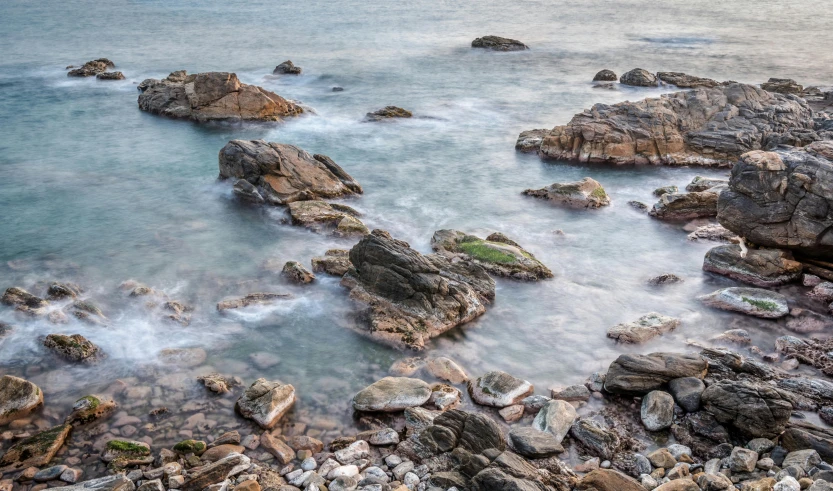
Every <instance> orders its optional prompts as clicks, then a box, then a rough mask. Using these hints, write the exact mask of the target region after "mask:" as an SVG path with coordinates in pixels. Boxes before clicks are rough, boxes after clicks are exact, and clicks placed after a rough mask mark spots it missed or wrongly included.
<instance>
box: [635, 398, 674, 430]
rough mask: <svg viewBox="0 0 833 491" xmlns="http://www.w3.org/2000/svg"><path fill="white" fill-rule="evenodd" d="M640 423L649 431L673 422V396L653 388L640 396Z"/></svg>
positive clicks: (667, 426)
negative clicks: (643, 395)
mask: <svg viewBox="0 0 833 491" xmlns="http://www.w3.org/2000/svg"><path fill="white" fill-rule="evenodd" d="M640 417H641V419H642V424H643V425H645V428H647V429H648V430H649V431H660V430H664V429H666V428H670V427H671V424H672V423H673V422H674V398H673V397H671V395H670V394H669V393H668V392H664V391H661V390H654V391H651V392H649V393H647V394H645V397H643V398H642V406H641V408H640Z"/></svg>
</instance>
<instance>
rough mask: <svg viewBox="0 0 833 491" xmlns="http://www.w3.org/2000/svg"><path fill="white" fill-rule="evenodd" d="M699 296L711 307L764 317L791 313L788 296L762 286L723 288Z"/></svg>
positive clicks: (782, 315) (772, 317) (768, 317)
mask: <svg viewBox="0 0 833 491" xmlns="http://www.w3.org/2000/svg"><path fill="white" fill-rule="evenodd" d="M698 298H699V299H700V301H702V302H703V303H704V304H706V305H708V306H709V307H714V308H716V309H722V310H731V311H734V312H740V313H743V314H747V315H752V316H755V317H762V318H764V319H777V318H779V317H784V316H785V315H787V314H788V313H789V307H788V305H787V297H785V296H784V295H781V294H780V293H776V292H772V291H769V290H764V289H762V288H739V287H732V288H723V289H721V290H717V291H716V292H713V293H710V294H708V295H703V296H701V297H698Z"/></svg>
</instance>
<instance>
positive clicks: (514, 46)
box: [471, 36, 529, 51]
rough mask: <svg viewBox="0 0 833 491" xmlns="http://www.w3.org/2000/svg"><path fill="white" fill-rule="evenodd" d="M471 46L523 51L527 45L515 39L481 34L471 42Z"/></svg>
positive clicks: (495, 49)
mask: <svg viewBox="0 0 833 491" xmlns="http://www.w3.org/2000/svg"><path fill="white" fill-rule="evenodd" d="M471 47H472V48H484V49H490V50H492V51H523V50H526V49H529V46H527V45H525V44H524V43H522V42H520V41H518V40H517V39H509V38H503V37H500V36H483V37H482V38H477V39H475V40H474V41H472V42H471Z"/></svg>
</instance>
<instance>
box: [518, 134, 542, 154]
mask: <svg viewBox="0 0 833 491" xmlns="http://www.w3.org/2000/svg"><path fill="white" fill-rule="evenodd" d="M549 132H550V130H527V131H522V132H521V134H520V135H518V141H517V142H515V150H517V151H519V152H523V153H535V152H538V149H540V148H541V142H542V141H544V137H545V136H547V134H548V133H549Z"/></svg>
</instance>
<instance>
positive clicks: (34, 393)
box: [0, 375, 43, 426]
mask: <svg viewBox="0 0 833 491" xmlns="http://www.w3.org/2000/svg"><path fill="white" fill-rule="evenodd" d="M41 404H43V392H42V391H41V390H40V387H38V386H37V385H35V384H33V383H32V382H29V381H28V380H25V379H22V378H19V377H14V376H12V375H3V376H2V377H0V426H4V425H6V424H7V423H10V422H12V421H14V420H16V419H20V418H23V417H26V416H27V415H29V414H30V413H31V412H32V411H34V410H35V409H37V408H38V407H39V406H40V405H41Z"/></svg>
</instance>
